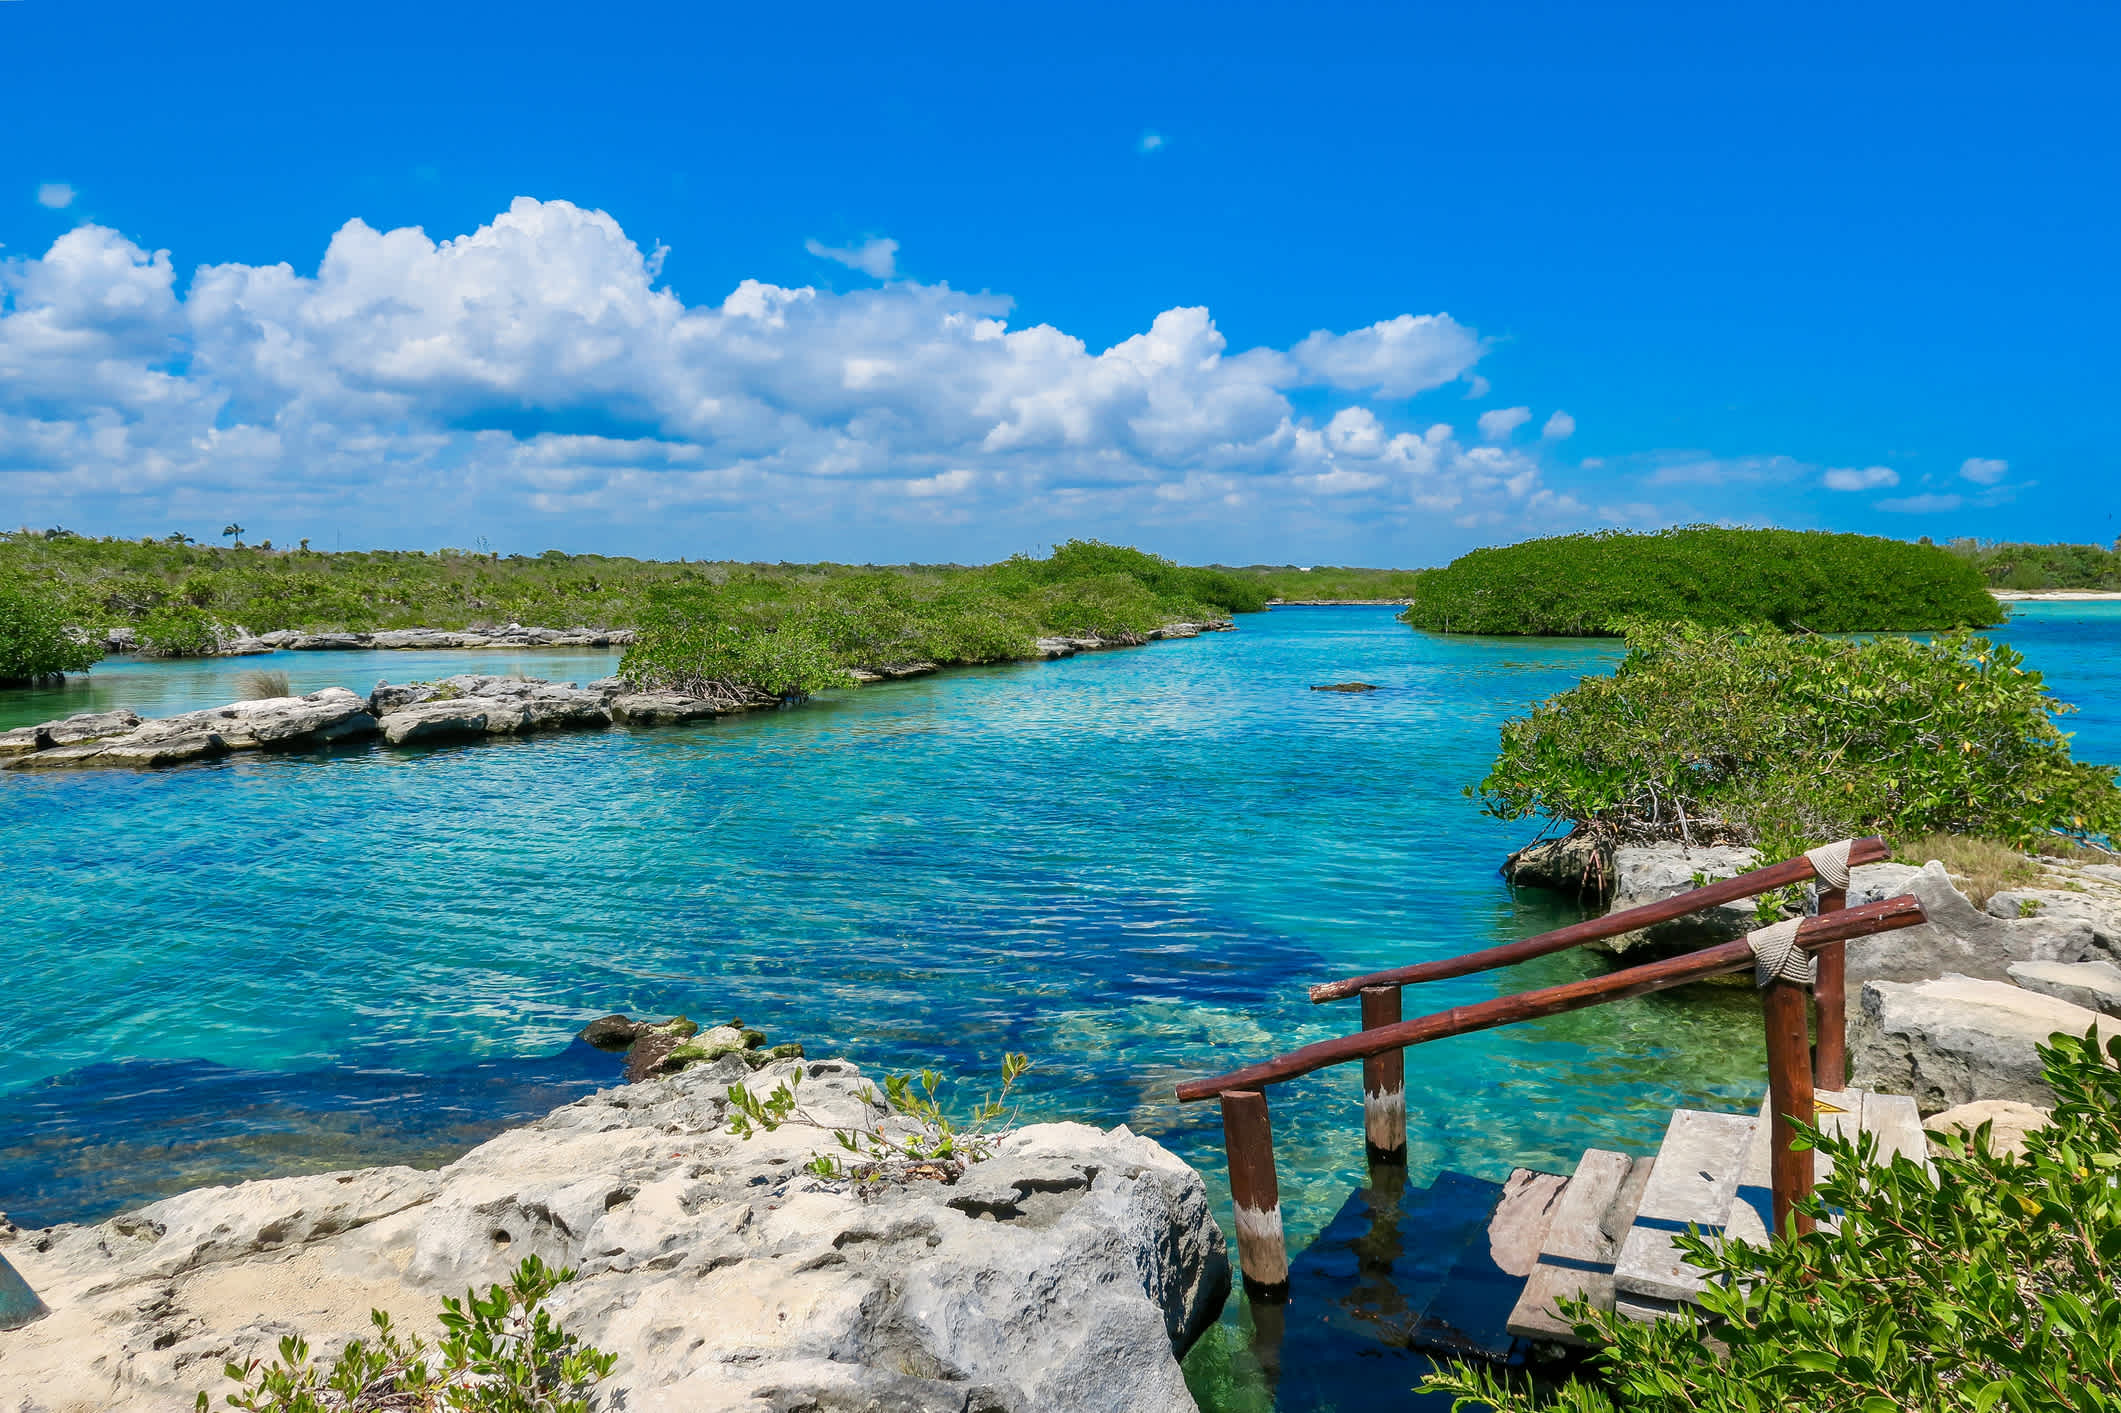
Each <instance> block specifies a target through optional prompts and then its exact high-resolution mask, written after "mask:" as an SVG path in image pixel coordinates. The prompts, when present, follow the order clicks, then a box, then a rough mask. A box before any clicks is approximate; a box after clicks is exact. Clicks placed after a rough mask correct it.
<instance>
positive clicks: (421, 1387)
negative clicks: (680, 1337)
mask: <svg viewBox="0 0 2121 1413" xmlns="http://www.w3.org/2000/svg"><path fill="white" fill-rule="evenodd" d="M572 1279H574V1272H573V1271H570V1270H559V1271H555V1270H553V1269H551V1268H550V1267H548V1266H547V1265H546V1264H545V1263H544V1262H543V1261H541V1260H539V1259H538V1258H537V1257H535V1256H532V1257H530V1258H529V1259H527V1260H525V1261H524V1262H523V1264H522V1265H520V1266H518V1267H517V1268H516V1271H515V1274H514V1276H512V1277H511V1278H510V1280H509V1282H508V1284H507V1285H496V1286H493V1287H492V1288H491V1289H490V1290H488V1292H487V1293H486V1294H485V1295H484V1296H481V1295H479V1294H478V1293H477V1292H476V1291H469V1290H467V1291H465V1292H464V1298H463V1299H462V1300H457V1299H454V1298H445V1299H444V1300H443V1301H442V1330H443V1336H442V1340H441V1343H440V1344H439V1345H438V1346H437V1347H436V1348H435V1349H434V1350H432V1351H430V1350H429V1349H428V1347H427V1343H426V1341H424V1340H422V1339H421V1338H420V1337H419V1336H418V1335H413V1336H411V1337H409V1338H408V1337H406V1336H403V1335H400V1334H399V1333H398V1331H397V1329H396V1327H395V1326H393V1325H392V1324H391V1319H390V1316H389V1315H388V1314H386V1313H385V1312H383V1311H381V1310H376V1311H373V1312H371V1314H370V1316H369V1318H370V1320H371V1321H373V1323H374V1324H375V1329H376V1332H375V1334H374V1335H373V1336H372V1337H370V1338H368V1339H357V1340H354V1341H352V1342H350V1343H349V1344H348V1345H347V1346H346V1348H345V1349H344V1350H343V1351H341V1352H340V1354H339V1357H338V1358H336V1359H334V1360H332V1361H331V1362H330V1363H329V1364H324V1365H320V1364H318V1363H317V1362H316V1360H315V1359H314V1358H312V1357H311V1355H310V1350H309V1344H308V1342H307V1341H306V1340H304V1339H302V1338H301V1337H300V1336H298V1335H289V1336H288V1337H286V1338H285V1339H283V1340H281V1341H280V1357H279V1358H278V1359H277V1360H275V1361H274V1362H273V1363H271V1364H267V1363H265V1362H264V1361H263V1360H259V1359H252V1360H250V1361H249V1362H247V1363H243V1364H234V1363H232V1364H230V1365H228V1366H227V1368H226V1370H225V1371H224V1372H225V1373H226V1374H227V1376H228V1377H229V1378H230V1379H231V1380H233V1381H235V1383H236V1384H237V1385H238V1387H237V1389H236V1390H235V1391H234V1392H233V1393H229V1394H227V1395H226V1396H225V1398H224V1400H223V1401H224V1402H225V1403H226V1405H227V1406H228V1407H230V1408H237V1409H243V1410H245V1413H380V1411H381V1410H385V1409H405V1410H408V1413H410V1411H411V1410H418V1413H430V1410H432V1411H433V1413H440V1410H444V1409H450V1410H457V1413H589V1410H590V1408H591V1407H592V1406H593V1405H592V1403H591V1398H592V1395H593V1393H594V1390H595V1388H596V1385H597V1384H598V1383H599V1382H601V1381H602V1380H603V1379H604V1378H605V1377H606V1376H607V1375H608V1374H610V1373H611V1368H612V1365H613V1364H615V1363H617V1362H618V1357H617V1356H616V1355H612V1354H606V1353H603V1352H602V1351H600V1350H598V1349H596V1348H595V1347H593V1346H591V1345H586V1344H583V1343H582V1342H581V1340H580V1339H578V1338H577V1337H576V1336H574V1335H571V1334H569V1333H567V1332H566V1331H565V1330H563V1329H561V1328H560V1325H559V1322H558V1321H556V1320H554V1319H553V1317H552V1313H551V1312H550V1311H549V1310H545V1309H543V1308H541V1306H542V1303H543V1301H544V1300H545V1298H546V1297H547V1296H549V1295H551V1294H552V1292H553V1290H554V1289H555V1288H557V1287H558V1286H559V1285H560V1284H561V1283H562V1282H565V1281H570V1280H572ZM437 1356H438V1357H437ZM212 1405H213V1400H212V1398H211V1397H210V1396H209V1395H208V1394H206V1393H204V1392H202V1393H200V1395H199V1399H198V1405H197V1406H198V1409H199V1413H207V1410H208V1409H210V1408H211V1407H212Z"/></svg>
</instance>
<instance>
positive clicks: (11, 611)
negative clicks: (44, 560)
mask: <svg viewBox="0 0 2121 1413" xmlns="http://www.w3.org/2000/svg"><path fill="white" fill-rule="evenodd" d="M69 626H70V625H69V624H68V621H67V614H66V604H65V601H64V600H63V599H62V598H61V597H60V596H58V595H57V594H53V593H51V592H49V591H48V590H45V589H42V588H40V587H37V586H35V585H31V584H27V583H20V582H15V583H10V582H8V581H7V580H6V579H0V684H10V683H23V682H34V681H36V680H38V679H39V678H42V677H57V676H59V675H60V674H61V673H66V672H86V671H88V669H89V667H90V666H91V665H92V664H93V663H95V661H96V660H97V659H98V658H100V657H102V656H103V649H102V648H101V647H99V646H98V645H96V644H95V643H92V642H87V641H84V640H83V639H81V638H78V637H76V636H75V635H73V634H72V633H70V632H69V631H68V628H69Z"/></svg>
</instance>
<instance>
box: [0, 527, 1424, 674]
mask: <svg viewBox="0 0 2121 1413" xmlns="http://www.w3.org/2000/svg"><path fill="white" fill-rule="evenodd" d="M1408 580H1409V576H1408V575H1406V574H1403V573H1395V572H1390V571H1378V570H1360V569H1320V570H1315V571H1304V570H1299V569H1294V568H1273V567H1268V566H1254V567H1252V568H1248V569H1237V570H1232V569H1219V568H1209V569H1198V568H1187V567H1184V566H1181V565H1177V564H1173V563H1171V562H1170V561H1169V560H1165V559H1160V558H1158V557H1156V556H1154V555H1149V554H1144V553H1142V552H1140V551H1138V550H1132V549H1123V548H1120V547H1117V546H1113V545H1104V544H1098V543H1096V542H1094V541H1080V540H1078V541H1070V542H1069V543H1067V544H1064V545H1062V546H1061V547H1060V548H1058V549H1056V550H1055V551H1054V552H1053V553H1052V554H1051V555H1049V556H1047V557H1046V558H1043V559H1033V558H1029V557H1027V556H1022V555H1019V556H1016V557H1015V558H1012V559H1009V560H1005V561H1003V562H1002V563H1000V564H992V565H985V566H978V567H965V566H959V565H901V566H890V567H881V568H879V567H876V566H866V565H864V566H857V565H844V564H740V563H733V562H715V563H704V562H686V561H684V560H680V561H677V562H675V563H670V562H665V561H657V560H643V559H626V558H614V557H607V556H603V555H568V554H562V553H560V552H559V551H557V550H553V551H548V552H546V553H545V554H542V555H537V556H520V555H511V556H507V557H502V556H499V555H490V554H474V553H470V552H467V551H461V550H441V551H438V552H435V553H432V554H428V553H422V552H420V551H417V550H408V551H375V552H365V553H363V552H357V553H347V554H324V553H320V552H317V551H313V550H310V549H308V548H307V547H306V546H301V547H297V548H294V549H284V548H283V549H275V548H273V547H272V546H271V545H270V544H262V545H257V546H253V547H243V548H239V547H236V546H232V545H231V546H205V545H195V544H190V543H186V542H180V541H178V540H176V539H174V538H172V539H169V540H149V541H137V540H108V539H90V538H87V537H85V536H81V535H74V534H70V533H67V532H65V531H46V532H39V533H31V532H26V531H25V532H19V533H15V534H0V682H10V681H12V682H22V681H27V680H35V679H38V678H42V677H48V676H51V675H54V674H58V673H63V672H81V671H85V670H86V669H87V668H88V666H89V665H90V664H91V663H93V662H94V661H95V660H96V659H97V658H98V657H100V656H101V655H102V643H103V641H104V640H105V638H106V637H107V636H109V635H110V634H112V633H114V632H117V631H120V630H128V631H130V632H131V633H132V634H133V635H135V637H136V638H137V640H138V642H139V643H140V645H141V647H142V648H143V649H144V650H145V651H148V652H151V653H157V654H162V655H167V656H187V655H194V654H199V653H205V652H210V651H212V650H213V648H214V646H215V643H216V640H217V639H221V638H227V637H232V636H235V631H234V630H236V629H237V628H241V629H244V630H247V631H249V632H251V633H268V632H272V631H274V630H276V629H294V630H297V631H301V632H373V631H377V630H381V629H390V628H441V629H464V628H483V627H494V626H499V625H503V624H508V623H524V624H531V625H535V626H539V627H554V628H569V627H591V628H599V629H610V628H634V629H636V630H637V631H638V633H639V641H638V642H637V643H636V645H635V647H634V650H633V651H632V652H631V653H629V654H628V656H627V659H626V669H625V670H626V671H627V673H628V674H629V675H631V676H632V677H634V678H635V680H636V681H638V682H640V683H642V684H643V685H654V686H663V687H677V688H684V689H687V690H696V689H701V688H706V687H708V686H710V685H712V684H723V685H725V686H729V685H734V686H736V687H738V688H740V689H741V690H740V691H739V693H738V694H739V695H755V694H757V693H761V692H763V693H765V694H768V695H772V696H789V695H800V694H802V693H804V692H808V691H815V690H819V689H820V688H822V687H826V686H833V685H839V684H841V683H843V682H845V681H846V680H848V678H847V673H848V670H849V669H852V668H869V667H888V666H894V665H901V664H907V663H915V662H925V663H934V664H936V665H938V666H949V665H952V664H969V663H984V662H998V661H1007V660H1012V659H1017V658H1025V657H1030V656H1033V655H1035V653H1036V652H1037V648H1036V646H1035V643H1036V640H1037V639H1039V638H1041V637H1056V636H1058V637H1097V638H1102V639H1106V640H1116V641H1122V642H1124V641H1129V640H1139V639H1140V638H1141V637H1142V636H1143V635H1145V634H1147V633H1148V632H1150V631H1151V630H1153V629H1157V628H1160V627H1163V626H1164V625H1166V624H1169V623H1174V622H1180V621H1193V622H1208V621H1216V620H1222V619H1227V618H1228V617H1229V616H1231V615H1232V614H1237V613H1251V612H1257V611H1258V610H1260V609H1263V608H1265V607H1266V606H1267V604H1268V603H1269V601H1270V600H1273V599H1275V598H1281V597H1317V598H1358V599H1360V598H1368V599H1382V598H1390V597H1392V596H1393V595H1394V594H1395V593H1402V592H1403V591H1404V590H1405V588H1406V587H1407V583H1408ZM705 694H706V695H714V694H715V693H713V692H706V693H705Z"/></svg>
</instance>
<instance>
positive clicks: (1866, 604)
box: [1402, 525, 2003, 637]
mask: <svg viewBox="0 0 2121 1413" xmlns="http://www.w3.org/2000/svg"><path fill="white" fill-rule="evenodd" d="M1402 617H1404V618H1405V619H1406V621H1407V622H1409V623H1411V624H1413V625H1414V626H1415V627H1417V628H1423V629H1427V630H1429V631H1431V632H1438V633H1535V634H1554V635H1560V636H1572V637H1580V636H1585V635H1597V634H1606V633H1614V632H1617V631H1618V628H1617V626H1616V625H1618V624H1619V623H1620V622H1621V621H1622V620H1624V619H1628V618H1665V619H1682V618H1683V619H1690V620H1692V621H1694V622H1696V623H1718V624H1736V623H1773V624H1776V625H1778V626H1781V627H1784V628H1792V627H1802V628H1809V629H1811V630H1812V631H1813V632H1815V633H1857V632H1869V631H1887V630H1907V629H1927V628H1978V627H1985V626H1987V625H1989V624H1991V623H1999V622H2001V621H2002V619H2003V613H2002V610H2001V609H2000V608H1998V607H1997V604H1996V601H1995V600H1994V599H1993V598H1991V597H1990V596H1989V594H1988V592H1987V590H1986V589H1984V588H1983V587H1982V581H1981V576H1980V575H1979V574H1978V573H1976V572H1975V570H1974V568H1973V566H1972V565H1970V564H1969V563H1968V562H1967V561H1966V560H1964V559H1963V558H1961V557H1959V556H1957V555H1954V554H1951V553H1949V552H1948V551H1945V550H1941V549H1938V548H1936V547H1935V546H1932V545H1918V544H1909V543H1907V542H1905V541H1901V540H1885V539H1878V538H1876V537H1873V536H1870V535H1835V534H1827V533H1825V532H1823V531H1815V530H1726V529H1720V528H1718V527H1715V526H1709V525H1692V526H1686V527H1683V528H1680V529H1673V530H1660V531H1657V532H1656V533H1655V534H1647V535H1638V534H1627V533H1623V532H1620V531H1614V530H1606V531H1600V532H1599V533H1597V534H1590V535H1562V536H1559V537H1557V538H1554V539H1546V540H1528V541H1526V542H1525V543H1523V544H1517V545H1506V546H1502V547H1500V548H1496V549H1481V550H1474V551H1473V552H1472V553H1470V554H1464V555H1460V556H1459V557H1458V558H1457V559H1454V560H1452V561H1451V562H1450V564H1448V565H1446V566H1445V567H1444V568H1442V569H1431V570H1427V571H1425V572H1423V573H1422V574H1421V575H1420V576H1419V577H1418V578H1417V579H1416V581H1415V589H1414V601H1413V603H1412V604H1411V605H1409V607H1408V608H1407V611H1406V613H1405V614H1403V615H1402Z"/></svg>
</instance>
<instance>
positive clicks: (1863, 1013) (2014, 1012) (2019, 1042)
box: [1849, 949, 2121, 1114]
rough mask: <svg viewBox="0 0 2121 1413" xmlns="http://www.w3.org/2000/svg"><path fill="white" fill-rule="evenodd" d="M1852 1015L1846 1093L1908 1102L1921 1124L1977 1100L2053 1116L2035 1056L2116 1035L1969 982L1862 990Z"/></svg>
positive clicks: (2112, 1023)
mask: <svg viewBox="0 0 2121 1413" xmlns="http://www.w3.org/2000/svg"><path fill="white" fill-rule="evenodd" d="M1850 956H1851V960H1853V958H1854V951H1853V949H1852V950H1851V953H1850ZM1854 1010H1855V1013H1856V1014H1855V1015H1854V1016H1853V1017H1852V1020H1851V1025H1850V1028H1849V1030H1850V1034H1849V1064H1850V1071H1851V1078H1850V1087H1851V1088H1856V1089H1869V1090H1874V1091H1877V1092H1880V1093H1886V1094H1911V1095H1913V1096H1914V1098H1915V1103H1916V1104H1917V1105H1918V1106H1919V1107H1920V1108H1921V1110H1922V1111H1923V1112H1924V1113H1925V1114H1930V1113H1936V1112H1938V1111H1939V1110H1943V1109H1950V1108H1953V1107H1955V1106H1958V1105H1961V1104H1970V1103H1973V1102H1975V1101H1976V1100H1981V1099H2011V1100H2016V1101H2018V1102H2020V1103H2025V1104H2035V1105H2040V1106H2043V1107H2048V1106H2052V1105H2053V1104H2054V1102H2055V1100H2054V1095H2053V1094H2052V1093H2051V1092H2050V1091H2049V1089H2048V1087H2047V1084H2046V1081H2044V1080H2043V1079H2042V1078H2041V1075H2040V1056H2039V1054H2038V1052H2037V1049H2036V1047H2037V1046H2039V1045H2043V1044H2045V1043H2047V1041H2048V1039H2049V1038H2050V1037H2051V1036H2053V1035H2055V1034H2057V1033H2061V1034H2066V1035H2083V1034H2084V1033H2085V1032H2086V1031H2087V1030H2091V1029H2093V1028H2094V1027H2096V1028H2097V1029H2098V1032H2099V1035H2100V1037H2101V1039H2102V1040H2103V1039H2108V1038H2111V1037H2112V1036H2115V1035H2121V1021H2117V1020H2114V1019H2112V1018H2110V1017H2107V1016H2102V1015H2100V1014H2099V1013H2098V1012H2097V1011H2090V1010H2086V1009H2085V1008H2084V1007H2082V1006H2074V1005H2071V1004H2070V1003H2069V1002H2067V1001H2064V1000H2060V999H2058V998H2056V997H2053V996H2043V995H2040V994H2039V993H2037V992H2033V991H2026V990H2023V989H2021V988H2019V987H2016V986H2013V985H2011V984H2009V983H2008V982H2003V981H1990V980H1986V979H1983V978H1978V977H1970V976H1957V975H1952V976H1942V977H1934V978H1931V979H1928V980H1924V981H1912V982H1899V981H1872V982H1867V983H1865V985H1864V987H1863V993H1862V996H1861V998H1860V1000H1859V1003H1858V1004H1857V1005H1856V1006H1855V1007H1854Z"/></svg>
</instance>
